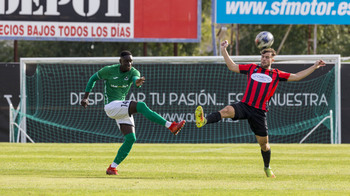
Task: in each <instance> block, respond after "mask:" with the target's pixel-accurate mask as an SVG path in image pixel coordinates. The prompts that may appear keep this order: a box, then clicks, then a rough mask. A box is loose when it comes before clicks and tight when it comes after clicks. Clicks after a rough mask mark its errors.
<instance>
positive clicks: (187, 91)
mask: <svg viewBox="0 0 350 196" xmlns="http://www.w3.org/2000/svg"><path fill="white" fill-rule="evenodd" d="M231 58H232V59H233V60H234V61H235V62H236V63H241V64H244V63H259V62H260V56H231ZM318 59H323V60H324V61H325V62H326V63H327V66H326V67H327V68H320V69H319V70H317V71H315V72H318V74H316V75H317V76H313V77H312V78H311V79H308V78H306V80H303V81H300V82H280V83H279V86H278V87H277V90H276V93H275V95H274V96H273V97H272V99H271V101H270V104H269V105H270V111H269V112H268V114H267V119H268V127H269V136H270V141H271V142H272V143H274V142H275V143H301V141H302V142H303V143H332V144H339V143H341V120H340V119H341V90H340V69H341V64H340V55H279V56H276V57H275V63H273V65H272V67H273V68H279V69H280V70H283V71H288V72H289V70H292V71H290V72H292V73H295V71H294V72H293V70H302V69H305V68H307V67H309V66H311V65H312V64H313V63H314V62H315V61H316V60H318ZM133 61H134V67H135V68H137V69H138V70H139V71H140V72H141V75H143V76H145V77H146V83H145V85H143V87H142V88H140V89H136V88H132V89H131V91H130V93H129V95H128V96H127V99H131V100H138V101H144V102H146V103H147V104H148V106H149V107H150V108H151V109H152V110H154V111H156V112H157V113H159V114H160V115H162V116H163V117H164V118H165V119H167V120H169V121H179V120H182V119H185V120H186V121H187V123H186V126H185V127H184V129H183V131H182V132H181V134H179V135H177V136H176V137H174V136H172V135H171V134H169V132H168V131H167V130H166V129H165V128H163V127H161V126H159V125H157V124H155V123H152V122H150V121H148V120H147V119H145V118H144V117H143V116H142V115H139V114H137V115H135V123H136V135H137V138H138V139H137V141H138V142H142V143H157V142H159V143H228V142H230V143H250V142H255V137H254V135H253V133H252V132H251V131H250V128H249V125H248V124H247V122H246V121H245V120H243V121H232V120H231V119H224V120H222V121H221V122H219V123H217V124H213V125H208V126H205V127H203V128H201V129H198V128H196V126H195V122H194V114H193V113H194V109H195V108H196V106H197V105H202V106H203V107H204V110H205V111H204V112H205V114H209V113H211V112H214V111H218V110H220V109H222V108H223V107H224V106H225V105H229V104H231V103H233V102H237V101H239V100H240V99H241V98H242V95H243V93H244V91H245V86H246V76H245V75H243V74H237V73H232V72H230V71H229V70H228V69H227V67H226V66H225V62H224V60H223V58H222V57H215V56H208V57H133ZM118 62H119V57H87V58H84V57H80V58H21V60H20V85H21V87H20V96H21V98H20V105H19V107H18V109H17V110H15V109H13V111H16V113H17V116H16V117H15V118H10V121H12V122H10V124H11V123H12V125H13V129H17V131H14V130H13V129H12V130H11V131H12V133H11V134H12V135H13V136H12V138H19V139H18V141H20V142H28V141H29V142H63V143H66V142H121V141H123V136H122V135H121V133H120V131H118V128H117V126H116V125H115V121H113V120H111V119H109V118H108V117H107V116H106V115H105V114H104V111H103V94H102V92H103V90H102V88H103V82H101V81H97V83H96V86H95V88H94V89H93V92H92V93H91V94H90V97H89V99H90V100H91V103H90V104H91V105H89V107H88V108H87V109H83V108H82V107H81V106H79V103H80V100H81V98H82V95H83V94H84V90H85V86H86V83H87V81H88V79H89V77H90V76H91V75H92V74H93V73H95V72H96V71H98V70H99V69H100V68H101V67H103V66H105V65H110V64H115V63H118ZM313 74H314V73H313ZM313 74H312V75H313ZM312 75H311V76H312ZM309 77H310V76H309ZM330 111H333V112H330ZM14 133H16V134H17V135H14ZM10 142H15V140H14V139H13V140H12V141H10Z"/></svg>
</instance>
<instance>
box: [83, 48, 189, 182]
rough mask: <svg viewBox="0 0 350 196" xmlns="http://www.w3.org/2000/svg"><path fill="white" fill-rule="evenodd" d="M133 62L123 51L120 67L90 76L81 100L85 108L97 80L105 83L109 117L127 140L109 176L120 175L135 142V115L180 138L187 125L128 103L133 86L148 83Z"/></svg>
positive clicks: (126, 52) (143, 106)
mask: <svg viewBox="0 0 350 196" xmlns="http://www.w3.org/2000/svg"><path fill="white" fill-rule="evenodd" d="M132 63H133V60H132V54H131V52H130V51H123V52H121V54H120V59H119V64H115V65H110V66H106V67H103V68H102V69H100V70H99V71H98V72H96V73H95V74H93V75H92V76H91V77H90V79H89V82H88V84H87V86H86V89H85V95H84V98H83V99H82V100H81V105H82V106H83V107H84V108H86V107H87V106H88V104H89V101H88V98H89V93H90V92H91V90H92V88H93V87H94V85H95V83H96V81H97V80H105V83H104V96H105V106H104V110H105V112H106V114H107V116H108V117H110V118H112V119H115V120H116V122H117V125H118V127H119V129H120V131H121V132H122V133H123V135H124V139H125V140H124V143H123V144H122V145H121V147H120V148H119V150H118V153H117V156H116V157H115V159H114V161H113V163H112V164H111V165H110V166H109V167H108V168H107V171H106V174H108V175H118V170H117V169H116V168H117V166H118V165H119V164H120V163H121V162H122V161H123V160H124V159H125V158H126V157H127V156H128V154H129V152H130V150H131V148H132V146H133V144H134V143H135V141H136V136H135V123H134V118H133V114H136V113H141V114H142V115H144V116H145V117H146V118H147V119H149V120H150V121H152V122H155V123H157V124H159V125H163V126H165V127H167V128H168V129H170V131H171V133H173V134H174V135H177V134H178V133H179V131H180V130H181V129H182V127H183V126H184V125H185V123H186V122H185V121H184V120H183V121H181V122H179V123H177V122H172V123H171V122H169V121H167V120H165V119H164V118H163V117H162V116H160V115H159V114H157V113H156V112H154V111H152V110H151V109H149V108H148V107H147V105H146V103H144V102H137V101H130V100H125V97H126V95H127V94H128V92H129V90H130V87H131V85H132V84H134V85H135V86H136V87H137V88H139V87H141V85H142V84H143V83H144V82H145V77H140V72H139V71H138V70H137V69H135V68H134V67H133V66H132Z"/></svg>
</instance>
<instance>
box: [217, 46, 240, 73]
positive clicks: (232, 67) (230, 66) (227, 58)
mask: <svg viewBox="0 0 350 196" xmlns="http://www.w3.org/2000/svg"><path fill="white" fill-rule="evenodd" d="M227 46H228V41H227V40H225V41H223V42H222V43H221V44H220V49H221V53H222V56H223V57H224V60H225V62H226V66H227V68H228V69H229V70H231V71H233V72H236V73H239V67H238V65H237V64H236V63H235V62H233V60H232V59H231V58H230V56H229V55H228V52H227V50H226V48H227Z"/></svg>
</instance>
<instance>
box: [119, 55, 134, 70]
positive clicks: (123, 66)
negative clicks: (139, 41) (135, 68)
mask: <svg viewBox="0 0 350 196" xmlns="http://www.w3.org/2000/svg"><path fill="white" fill-rule="evenodd" d="M119 63H120V70H121V71H122V72H126V71H130V69H131V67H132V54H131V52H130V51H128V50H124V51H122V52H121V53H120V59H119Z"/></svg>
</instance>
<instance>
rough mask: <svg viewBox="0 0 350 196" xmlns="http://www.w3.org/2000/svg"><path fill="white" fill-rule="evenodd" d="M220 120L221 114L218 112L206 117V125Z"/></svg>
mask: <svg viewBox="0 0 350 196" xmlns="http://www.w3.org/2000/svg"><path fill="white" fill-rule="evenodd" d="M220 120H221V114H220V112H213V113H211V114H209V115H208V116H207V124H209V123H216V122H219V121H220Z"/></svg>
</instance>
